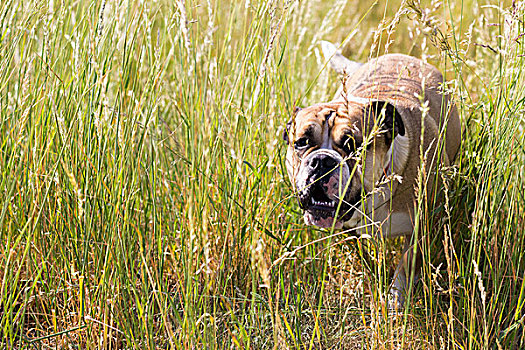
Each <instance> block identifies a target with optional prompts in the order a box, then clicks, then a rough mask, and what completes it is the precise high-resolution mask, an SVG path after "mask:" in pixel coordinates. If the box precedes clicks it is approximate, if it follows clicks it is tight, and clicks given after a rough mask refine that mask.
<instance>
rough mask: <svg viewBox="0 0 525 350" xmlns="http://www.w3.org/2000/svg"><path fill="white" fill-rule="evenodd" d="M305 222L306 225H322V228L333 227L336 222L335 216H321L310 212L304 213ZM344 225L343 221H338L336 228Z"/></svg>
mask: <svg viewBox="0 0 525 350" xmlns="http://www.w3.org/2000/svg"><path fill="white" fill-rule="evenodd" d="M304 223H305V224H306V225H313V226H317V227H322V228H331V227H332V225H333V223H334V217H333V216H327V217H320V216H318V215H314V214H312V213H310V212H305V213H304ZM342 227H343V224H342V223H341V222H339V221H338V222H336V223H335V228H336V229H339V228H342Z"/></svg>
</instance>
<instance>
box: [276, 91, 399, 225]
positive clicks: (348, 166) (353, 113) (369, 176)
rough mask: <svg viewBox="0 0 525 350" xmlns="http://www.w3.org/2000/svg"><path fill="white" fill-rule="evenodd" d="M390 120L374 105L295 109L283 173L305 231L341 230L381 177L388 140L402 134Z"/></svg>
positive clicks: (390, 113) (388, 110)
mask: <svg viewBox="0 0 525 350" xmlns="http://www.w3.org/2000/svg"><path fill="white" fill-rule="evenodd" d="M381 111H383V113H381ZM394 115H395V109H394V107H393V106H392V105H390V104H386V103H383V102H377V101H376V102H368V101H363V102H353V101H349V102H331V103H322V104H317V105H313V106H310V107H307V108H304V109H299V108H296V110H295V115H294V117H293V118H292V120H291V121H290V122H289V123H288V124H287V130H286V131H285V135H284V139H285V141H286V142H287V143H288V149H287V155H286V168H287V171H288V175H289V177H290V180H291V181H292V184H293V185H294V188H295V191H296V195H297V197H298V199H299V204H300V206H301V208H302V209H303V210H304V219H305V223H306V224H307V225H316V226H319V227H325V228H328V227H332V225H333V226H334V227H336V228H340V227H342V225H343V223H344V222H346V221H348V220H350V219H351V218H352V216H353V214H354V212H355V211H356V209H357V207H358V205H359V202H360V200H361V198H362V196H363V195H365V194H366V193H368V192H369V191H371V190H372V189H373V187H374V184H375V182H376V181H377V180H379V178H380V177H381V175H382V173H383V171H384V168H383V167H384V164H385V162H386V161H387V159H385V158H388V157H387V153H388V149H389V147H390V144H391V142H392V139H393V137H394V136H395V135H396V134H397V133H398V132H402V133H403V134H404V129H403V124H402V122H401V118H393V117H394ZM401 129H402V130H401ZM378 131H379V132H378ZM338 207H339V211H338V212H337V209H338ZM357 210H359V209H357ZM336 213H337V215H336ZM336 216H337V217H336ZM334 220H335V222H334Z"/></svg>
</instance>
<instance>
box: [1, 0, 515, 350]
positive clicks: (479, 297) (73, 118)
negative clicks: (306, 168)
mask: <svg viewBox="0 0 525 350" xmlns="http://www.w3.org/2000/svg"><path fill="white" fill-rule="evenodd" d="M510 5H511V4H510V3H507V4H501V3H499V2H495V1H492V2H490V1H489V2H482V1H479V2H478V1H474V0H467V1H464V2H453V3H451V2H447V1H434V2H432V4H430V5H428V4H420V3H419V2H418V1H407V2H403V3H402V4H400V1H397V0H396V1H388V2H379V1H378V2H375V3H371V2H367V1H358V0H356V1H350V0H348V1H341V0H336V1H329V2H324V1H307V2H300V3H298V2H285V3H280V2H272V1H261V2H253V1H244V2H223V1H219V2H211V1H210V2H201V3H198V2H191V1H188V2H182V1H180V0H178V1H175V2H170V1H163V0H160V1H144V2H134V1H131V2H127V1H122V2H114V1H109V2H105V1H90V2H88V1H85V2H84V1H78V2H74V1H68V0H64V1H55V2H54V1H50V2H41V1H14V0H13V1H4V2H2V4H1V5H0V120H1V124H0V135H1V137H0V169H1V170H0V171H1V174H2V175H1V179H0V188H1V191H2V201H3V202H2V204H3V205H2V207H1V210H0V232H1V233H0V241H1V244H0V276H1V284H0V327H1V332H0V334H1V337H0V348H8V349H11V348H13V349H18V348H35V347H36V348H61V347H68V346H70V347H72V348H81V349H100V348H140V349H143V348H176V349H201V348H209V349H215V348H217V349H226V348H228V349H230V348H245V349H265V348H277V349H286V348H290V349H319V348H336V349H354V348H366V349H368V348H373V349H393V348H418V349H429V348H431V349H442V348H450V349H482V348H483V349H486V348H495V349H499V348H501V349H519V348H522V347H525V343H524V342H525V340H524V336H523V328H524V325H523V323H524V322H525V316H524V315H525V308H524V307H523V305H524V303H525V280H524V277H525V261H524V258H523V257H524V256H525V234H524V232H525V219H524V217H525V214H524V213H525V211H524V209H525V208H524V207H525V200H524V195H525V193H524V190H523V189H524V188H525V180H524V172H525V148H524V146H525V145H524V128H525V118H524V112H525V108H524V106H525V103H524V101H525V89H524V87H525V82H524V79H525V78H524V69H523V67H524V63H525V62H524V57H523V55H524V54H525V50H524V49H523V41H524V40H525V37H523V36H522V33H523V32H524V27H523V20H524V5H525V4H524V3H523V2H515V4H514V7H509V6H510ZM320 40H330V41H332V42H336V43H341V42H343V41H344V45H343V52H344V53H345V54H346V55H347V56H349V57H350V58H351V59H354V60H358V61H366V60H367V59H369V58H370V57H375V56H377V55H380V54H383V53H385V52H401V53H407V54H411V55H414V56H417V57H422V56H424V57H426V58H427V59H428V61H429V62H431V63H433V64H434V65H436V66H437V67H439V68H440V70H441V71H443V72H444V73H445V77H446V80H447V88H448V89H450V90H451V91H452V92H453V95H454V99H455V101H456V104H457V107H458V110H459V111H460V114H461V119H462V124H463V143H462V148H461V150H460V152H459V155H458V158H457V159H456V162H455V164H454V166H453V167H450V168H448V169H443V171H442V172H441V175H442V177H443V183H444V192H445V194H446V200H445V201H444V203H443V204H441V205H440V206H438V208H436V209H435V211H430V210H428V211H426V209H425V210H424V211H422V212H420V213H419V217H420V223H419V232H418V236H419V237H422V238H423V250H424V267H423V275H422V279H421V281H420V283H419V284H418V285H417V287H416V290H415V291H414V292H413V294H414V296H413V297H412V299H411V302H410V303H409V304H408V305H407V308H406V309H405V310H404V312H403V314H402V315H401V316H398V317H393V316H392V315H390V316H389V315H388V311H387V307H386V296H387V293H388V287H389V283H390V281H391V278H392V271H393V268H394V267H395V260H396V256H397V255H399V249H400V247H401V245H400V242H399V241H375V240H366V239H357V238H355V237H349V236H347V235H341V234H338V233H337V232H326V231H323V230H317V229H313V228H307V227H305V226H304V224H303V223H302V215H301V213H300V210H299V208H298V206H297V204H296V202H295V200H294V198H293V197H292V189H291V186H290V184H289V182H288V180H287V179H286V176H285V171H284V160H283V157H284V145H283V143H282V140H281V135H282V132H283V127H282V126H283V125H284V124H285V122H286V121H287V120H288V118H289V115H290V113H291V111H292V110H293V106H294V105H301V106H305V105H308V104H312V103H316V102H320V101H328V100H329V99H331V98H332V96H333V94H334V92H335V91H336V90H337V88H338V84H339V80H338V79H339V78H338V77H337V76H336V75H335V74H334V73H333V72H330V71H329V70H328V68H324V67H325V62H324V58H323V57H322V55H321V54H320V47H319V41H320ZM323 68H324V69H323ZM436 218H437V219H436ZM365 248H366V249H365Z"/></svg>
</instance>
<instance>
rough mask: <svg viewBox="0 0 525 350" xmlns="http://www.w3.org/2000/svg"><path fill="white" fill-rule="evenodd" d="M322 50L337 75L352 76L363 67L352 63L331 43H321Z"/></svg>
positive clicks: (357, 63) (360, 64)
mask: <svg viewBox="0 0 525 350" xmlns="http://www.w3.org/2000/svg"><path fill="white" fill-rule="evenodd" d="M321 50H322V51H323V55H324V58H325V59H326V60H328V61H329V63H330V67H331V68H332V69H333V70H335V71H336V72H337V74H340V75H343V74H346V75H351V74H352V73H353V72H355V71H356V70H357V69H358V68H359V67H361V66H362V65H363V64H362V63H359V62H354V61H350V60H349V59H348V58H346V57H345V56H343V55H342V54H341V52H340V51H339V50H338V49H337V47H336V46H335V45H334V44H332V43H331V42H329V41H324V40H323V41H321Z"/></svg>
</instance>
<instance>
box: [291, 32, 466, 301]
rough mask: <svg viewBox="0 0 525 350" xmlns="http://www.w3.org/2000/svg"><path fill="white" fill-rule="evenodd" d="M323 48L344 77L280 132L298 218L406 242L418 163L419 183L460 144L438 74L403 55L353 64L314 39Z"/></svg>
mask: <svg viewBox="0 0 525 350" xmlns="http://www.w3.org/2000/svg"><path fill="white" fill-rule="evenodd" d="M323 51H324V53H325V56H329V57H330V64H331V65H332V67H333V68H334V69H335V70H336V71H338V72H339V73H342V72H345V73H346V74H345V76H346V79H343V80H344V86H343V87H342V88H341V89H340V90H339V92H338V93H337V94H336V96H335V98H334V99H333V100H332V101H330V102H324V103H318V104H315V105H312V106H309V107H306V108H302V109H301V108H296V109H295V111H294V116H293V118H292V119H291V120H290V121H289V122H288V124H287V128H286V132H285V135H284V139H285V141H286V142H287V143H288V148H287V156H286V167H287V171H288V175H289V177H290V180H291V182H292V184H293V186H294V189H295V193H296V196H297V198H298V200H299V204H300V206H301V208H302V209H303V210H304V220H305V223H306V224H307V225H316V226H319V227H324V228H331V227H333V228H338V229H339V228H344V229H346V228H353V229H356V230H358V231H360V232H361V233H368V234H372V235H383V236H384V237H395V236H400V235H405V236H407V238H406V239H405V241H406V242H410V238H411V236H412V234H413V231H414V213H415V203H416V200H415V188H417V186H418V184H417V181H418V176H419V174H420V168H422V166H421V165H422V164H424V166H423V169H424V172H423V173H424V174H425V176H426V177H425V179H424V181H427V180H428V181H438V180H439V179H438V177H437V176H436V171H437V169H438V168H439V166H440V165H445V166H447V165H450V163H451V162H452V161H453V160H454V158H455V156H456V153H457V151H458V148H459V145H460V142H461V125H460V121H459V117H458V113H457V111H456V108H455V107H454V105H453V103H452V102H451V100H450V96H448V95H447V94H445V93H443V92H442V84H443V76H442V75H441V73H440V72H439V71H438V70H437V69H436V68H435V67H433V66H431V65H430V64H427V63H425V62H423V61H422V60H419V59H417V58H414V57H410V56H406V55H401V54H388V55H384V56H381V57H378V58H376V59H372V60H371V61H369V62H368V63H366V64H362V65H361V64H358V63H355V62H352V61H349V60H348V59H346V58H345V57H344V56H342V55H341V54H339V53H337V52H336V51H335V46H333V45H332V44H330V43H327V42H323ZM429 187H432V186H429ZM429 191H430V189H429ZM427 194H428V192H427ZM436 194H437V192H433V193H431V194H430V195H427V197H429V198H430V197H432V196H434V195H436ZM409 246H410V245H409V244H407V243H406V244H405V250H408V247H409ZM408 255H409V254H408ZM408 255H407V254H405V257H404V259H402V260H404V261H405V262H404V263H400V264H399V266H398V268H397V270H396V274H395V277H394V282H393V286H392V292H391V295H392V296H393V297H394V298H396V299H397V303H398V305H402V304H403V303H404V298H405V296H404V295H405V291H406V288H407V287H408V286H407V279H408V276H409V270H408V268H407V265H408V264H407V262H406V260H408V258H407V256H408Z"/></svg>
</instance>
